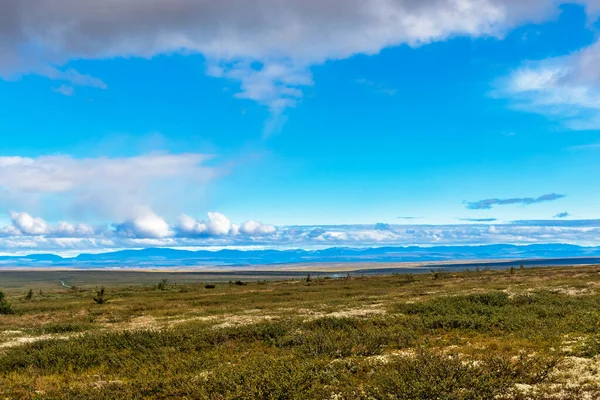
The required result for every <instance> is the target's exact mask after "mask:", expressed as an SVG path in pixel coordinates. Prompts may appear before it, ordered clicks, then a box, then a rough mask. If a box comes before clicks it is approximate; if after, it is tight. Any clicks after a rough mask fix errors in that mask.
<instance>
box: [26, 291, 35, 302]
mask: <svg viewBox="0 0 600 400" xmlns="http://www.w3.org/2000/svg"><path fill="white" fill-rule="evenodd" d="M32 298H33V289H29V290H28V291H27V294H26V295H25V300H31V299H32Z"/></svg>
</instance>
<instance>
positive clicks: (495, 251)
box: [0, 244, 600, 268]
mask: <svg viewBox="0 0 600 400" xmlns="http://www.w3.org/2000/svg"><path fill="white" fill-rule="evenodd" d="M576 257H600V247H583V246H576V245H570V244H532V245H527V246H516V245H511V244H493V245H483V246H434V247H419V246H407V247H373V248H350V247H332V248H327V249H321V250H303V249H293V250H230V249H225V250H219V251H209V250H196V251H191V250H180V249H171V248H147V249H140V250H120V251H113V252H106V253H99V254H80V255H79V256H77V257H74V258H65V257H61V256H59V255H55V254H31V255H27V256H2V257H0V266H2V265H4V266H8V265H11V266H28V265H31V266H36V265H50V266H80V267H83V268H85V267H117V266H119V267H150V266H156V267H169V266H192V265H208V266H219V265H223V266H247V265H262V264H271V265H272V264H287V263H309V262H312V263H314V262H319V263H323V262H359V261H362V262H427V261H431V262H434V261H435V262H439V261H461V260H475V259H481V260H492V259H500V260H502V259H544V258H558V259H566V258H576Z"/></svg>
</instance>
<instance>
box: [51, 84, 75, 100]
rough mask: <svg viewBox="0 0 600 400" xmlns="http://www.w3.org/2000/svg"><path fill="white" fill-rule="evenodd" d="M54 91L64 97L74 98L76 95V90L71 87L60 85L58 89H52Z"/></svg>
mask: <svg viewBox="0 0 600 400" xmlns="http://www.w3.org/2000/svg"><path fill="white" fill-rule="evenodd" d="M52 90H53V91H54V92H56V93H60V94H62V95H63V96H68V97H69V96H73V95H74V94H75V88H73V86H69V85H60V86H59V87H57V88H52Z"/></svg>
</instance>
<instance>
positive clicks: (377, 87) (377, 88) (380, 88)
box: [356, 78, 398, 96]
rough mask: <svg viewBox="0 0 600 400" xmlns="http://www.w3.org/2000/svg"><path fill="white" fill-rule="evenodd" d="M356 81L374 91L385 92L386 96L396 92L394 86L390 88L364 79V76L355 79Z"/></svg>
mask: <svg viewBox="0 0 600 400" xmlns="http://www.w3.org/2000/svg"><path fill="white" fill-rule="evenodd" d="M356 83H358V84H360V85H365V86H368V87H370V88H371V90H372V91H373V92H375V93H382V94H387V95H388V96H393V95H395V94H396V93H398V89H396V88H391V87H388V86H385V85H382V84H381V83H377V82H373V81H370V80H368V79H364V78H361V79H357V80H356Z"/></svg>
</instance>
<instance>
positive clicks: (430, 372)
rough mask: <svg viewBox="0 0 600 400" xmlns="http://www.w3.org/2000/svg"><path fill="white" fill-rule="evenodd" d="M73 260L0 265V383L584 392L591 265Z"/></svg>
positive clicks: (224, 392) (235, 395)
mask: <svg viewBox="0 0 600 400" xmlns="http://www.w3.org/2000/svg"><path fill="white" fill-rule="evenodd" d="M73 274H74V272H68V271H67V272H62V271H48V272H34V271H29V272H26V271H11V272H8V271H0V289H2V290H3V293H4V302H3V303H0V310H4V311H3V312H4V314H1V315H0V399H4V398H6V399H65V398H66V399H139V398H150V399H173V398H177V399H337V400H341V399H597V398H600V358H599V354H600V267H599V266H586V267H554V268H511V269H505V270H497V271H483V270H471V271H466V272H456V273H450V272H430V273H425V274H402V273H401V274H394V275H387V276H370V277H352V276H349V277H341V278H337V279H331V278H323V277H317V276H311V277H310V278H309V279H307V276H296V277H293V278H286V279H285V280H276V279H275V280H262V279H264V277H261V276H252V277H242V278H235V279H232V280H231V281H228V279H229V278H228V277H227V276H222V277H218V279H216V278H215V277H214V276H213V277H212V278H213V279H211V277H206V278H204V277H203V278H202V279H206V281H200V280H199V279H200V278H198V277H197V276H196V277H195V278H194V279H188V277H186V275H185V273H181V275H178V274H177V273H169V274H164V273H160V272H154V273H143V274H142V273H139V274H138V275H135V274H136V273H134V272H123V271H112V272H111V271H106V272H99V271H89V272H86V271H81V272H77V273H75V275H73ZM78 274H87V275H78ZM132 274H133V275H132ZM271 278H272V277H271ZM101 286H104V293H99V292H100V291H101ZM9 303H10V304H9Z"/></svg>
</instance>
